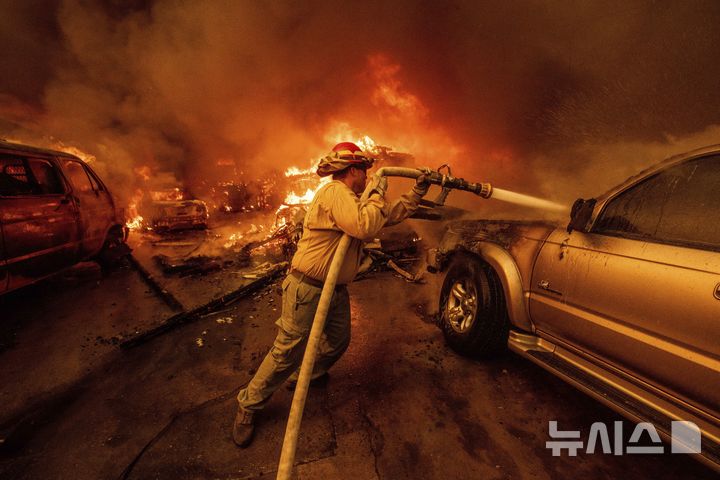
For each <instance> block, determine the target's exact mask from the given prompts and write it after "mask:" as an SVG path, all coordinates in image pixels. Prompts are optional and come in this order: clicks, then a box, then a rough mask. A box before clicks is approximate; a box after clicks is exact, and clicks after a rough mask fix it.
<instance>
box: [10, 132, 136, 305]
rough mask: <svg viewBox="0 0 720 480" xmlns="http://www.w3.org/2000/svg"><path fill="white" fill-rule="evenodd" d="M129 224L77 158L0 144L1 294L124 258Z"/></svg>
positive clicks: (105, 191) (64, 154) (106, 191)
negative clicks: (90, 262) (78, 266)
mask: <svg viewBox="0 0 720 480" xmlns="http://www.w3.org/2000/svg"><path fill="white" fill-rule="evenodd" d="M126 236H127V235H126V229H125V226H124V219H123V218H122V215H121V213H120V212H118V210H117V209H116V208H115V203H114V201H113V198H112V196H111V195H110V192H109V191H108V189H107V187H106V186H105V184H103V182H102V181H101V180H100V178H99V177H98V176H97V175H96V174H95V172H93V171H92V169H91V168H90V167H89V166H88V165H87V164H86V163H84V162H83V161H82V160H80V159H79V158H77V157H76V156H74V155H70V154H67V153H63V152H55V151H52V150H45V149H40V148H34V147H29V146H25V145H19V144H15V143H9V142H5V141H0V294H2V293H4V292H8V291H10V290H15V289H17V288H20V287H23V286H25V285H28V284H30V283H33V282H35V281H37V280H40V279H43V278H45V277H48V276H50V275H52V274H54V273H57V272H59V271H61V270H63V269H64V268H66V267H69V266H71V265H73V264H75V263H77V262H79V261H82V260H85V259H89V258H98V259H100V260H106V259H107V260H109V259H110V257H112V255H114V253H113V252H117V251H122V250H123V248H122V247H123V246H124V241H125V239H126Z"/></svg>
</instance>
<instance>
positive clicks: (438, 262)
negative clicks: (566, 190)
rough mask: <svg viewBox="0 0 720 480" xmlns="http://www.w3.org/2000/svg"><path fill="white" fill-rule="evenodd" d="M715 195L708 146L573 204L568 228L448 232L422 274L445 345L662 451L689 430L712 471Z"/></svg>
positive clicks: (717, 366)
mask: <svg viewBox="0 0 720 480" xmlns="http://www.w3.org/2000/svg"><path fill="white" fill-rule="evenodd" d="M719 194H720V147H718V146H715V147H710V148H706V149H702V150H697V151H693V152H690V153H688V154H685V155H681V156H677V157H673V158H670V159H668V160H666V161H665V162H662V163H661V164H659V165H657V166H655V167H653V168H650V169H648V170H646V171H644V172H642V173H640V174H639V175H637V176H635V177H632V178H630V179H629V180H627V181H626V182H625V183H623V184H622V185H620V186H619V187H617V188H615V189H613V190H611V191H610V192H608V193H607V194H605V195H603V196H601V197H599V198H597V199H591V200H578V201H576V203H575V205H574V207H573V210H572V214H571V221H570V224H569V225H568V226H567V228H565V227H559V226H553V225H549V224H544V223H541V222H503V221H462V222H456V223H454V224H451V225H450V226H449V228H448V230H447V232H446V234H445V236H444V238H443V240H442V242H441V245H440V246H439V248H438V249H434V250H431V251H430V252H429V260H428V265H429V270H431V271H433V272H444V273H445V280H444V283H443V286H442V290H441V292H440V302H439V305H440V324H441V328H442V330H443V333H444V336H445V338H446V340H447V342H448V344H449V345H450V346H451V347H452V348H453V349H455V350H456V351H458V352H460V353H462V354H466V355H470V356H479V357H487V356H491V355H493V354H495V353H498V352H499V351H501V350H503V349H505V348H506V346H507V347H509V348H510V350H512V351H514V352H516V353H519V354H520V355H522V356H524V357H527V358H528V359H530V360H531V361H533V362H535V363H537V364H538V365H540V366H542V367H543V368H545V369H546V370H548V371H550V372H552V373H553V374H555V375H557V376H558V377H560V378H562V379H564V380H565V381H567V382H569V383H571V384H572V385H574V386H575V387H577V388H579V389H580V390H582V391H583V392H585V393H587V394H589V395H591V396H592V397H594V398H596V399H597V400H599V401H601V402H603V403H605V404H606V405H608V406H610V407H611V408H613V409H614V410H616V411H618V412H619V413H621V414H623V415H625V416H627V417H629V418H630V419H632V420H635V421H649V422H652V423H653V424H654V425H655V426H656V428H657V429H658V431H659V433H660V434H661V435H662V436H664V438H666V439H669V438H670V436H671V422H672V421H690V422H692V423H694V424H695V425H697V426H698V427H699V429H700V431H701V433H702V457H701V458H702V460H703V461H704V462H705V463H707V464H709V465H711V466H713V467H714V468H719V467H720V448H718V441H720V410H718V405H720V391H719V390H718V388H717V385H718V378H720V363H718V359H719V358H720V351H719V348H720V336H719V335H720V329H719V328H718V326H719V325H718V320H719V319H720V283H718V282H720V224H719V223H718V222H717V219H718V218H719V217H720V207H718V203H717V198H718V195H719Z"/></svg>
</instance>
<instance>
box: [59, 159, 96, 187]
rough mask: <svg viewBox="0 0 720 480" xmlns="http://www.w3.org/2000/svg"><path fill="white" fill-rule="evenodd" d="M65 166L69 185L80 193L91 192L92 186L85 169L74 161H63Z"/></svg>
mask: <svg viewBox="0 0 720 480" xmlns="http://www.w3.org/2000/svg"><path fill="white" fill-rule="evenodd" d="M62 162H63V164H64V165H65V172H66V173H67V176H68V177H69V178H70V183H72V184H73V186H74V187H75V189H76V190H77V191H79V192H82V193H89V192H92V191H93V190H94V189H93V185H92V183H90V177H88V175H87V172H86V171H85V167H83V165H82V164H81V163H80V162H76V161H74V160H63V161H62Z"/></svg>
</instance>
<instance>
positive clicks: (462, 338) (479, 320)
mask: <svg viewBox="0 0 720 480" xmlns="http://www.w3.org/2000/svg"><path fill="white" fill-rule="evenodd" d="M440 315H441V328H442V331H443V334H444V336H445V340H446V341H447V343H448V345H450V347H451V348H452V349H453V350H455V351H456V352H458V353H461V354H463V355H467V356H473V357H488V356H491V355H493V354H496V353H499V352H501V351H503V350H504V349H505V348H506V345H507V339H508V332H509V322H508V317H507V309H506V306H505V296H504V294H503V289H502V284H501V283H500V279H499V278H498V276H497V274H496V273H495V271H494V270H493V269H492V267H491V266H490V265H488V264H487V263H485V262H482V261H480V260H479V259H478V258H477V257H474V256H472V255H469V254H464V253H463V254H458V255H455V257H454V258H453V259H452V261H451V262H450V266H449V268H448V272H447V275H446V276H445V282H444V283H443V287H442V290H441V292H440Z"/></svg>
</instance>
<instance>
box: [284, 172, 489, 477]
mask: <svg viewBox="0 0 720 480" xmlns="http://www.w3.org/2000/svg"><path fill="white" fill-rule="evenodd" d="M375 176H377V177H405V178H414V179H417V178H418V177H420V176H425V179H426V181H427V182H428V183H430V184H433V185H440V186H441V187H442V188H443V190H444V191H446V189H452V190H463V191H467V192H472V193H474V194H476V195H479V196H481V197H483V198H490V196H491V195H492V191H493V190H492V186H491V185H490V184H489V183H472V182H468V181H466V180H464V179H462V178H456V177H453V176H452V175H450V174H449V173H448V174H443V173H440V171H439V170H438V171H435V170H431V169H429V168H407V167H383V168H380V169H378V171H377V172H375ZM372 184H373V182H369V184H368V188H366V189H365V192H363V194H362V197H361V201H362V200H367V198H368V197H369V196H370V193H371V191H372V190H371V189H372ZM349 246H350V236H349V235H348V234H343V236H342V238H341V239H340V243H339V245H338V247H337V250H335V255H334V256H333V260H332V263H331V264H330V270H329V271H328V274H327V278H326V279H325V284H324V285H323V289H322V293H321V294H320V300H319V302H318V307H317V310H316V312H315V317H314V319H313V323H312V328H311V329H310V337H309V338H308V342H307V346H306V347H305V354H304V356H303V361H302V364H301V366H300V375H299V376H298V380H297V385H296V387H295V395H294V396H293V401H292V405H291V406H290V415H289V417H288V422H287V427H286V429H285V438H284V439H283V446H282V452H281V453H280V463H279V465H278V473H277V478H278V480H288V479H289V478H290V475H291V473H292V467H293V464H294V463H295V451H296V449H297V440H298V434H299V433H300V422H301V421H302V414H303V410H304V409H305V400H306V399H307V394H308V389H309V386H310V377H311V376H312V371H313V367H314V366H315V357H316V356H317V350H318V345H319V343H320V338H321V336H322V332H323V329H324V328H325V321H326V319H327V314H328V310H329V308H330V300H332V296H333V293H334V292H335V284H336V283H337V278H338V275H339V274H340V267H341V266H342V264H343V262H344V261H345V254H346V253H347V250H348V247H349Z"/></svg>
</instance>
